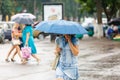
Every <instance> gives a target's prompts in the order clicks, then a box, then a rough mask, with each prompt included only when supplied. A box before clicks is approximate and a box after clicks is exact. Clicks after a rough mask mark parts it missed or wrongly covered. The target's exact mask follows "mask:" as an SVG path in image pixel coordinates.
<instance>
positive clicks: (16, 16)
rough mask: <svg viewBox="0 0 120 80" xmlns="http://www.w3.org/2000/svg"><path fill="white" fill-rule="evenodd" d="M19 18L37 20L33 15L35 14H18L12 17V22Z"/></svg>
mask: <svg viewBox="0 0 120 80" xmlns="http://www.w3.org/2000/svg"><path fill="white" fill-rule="evenodd" d="M19 16H23V17H29V18H31V19H35V18H36V17H35V16H34V15H33V14H31V13H18V14H16V15H13V16H12V17H11V20H12V21H14V20H15V19H16V18H18V17H19Z"/></svg>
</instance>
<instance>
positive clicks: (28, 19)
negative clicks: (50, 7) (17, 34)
mask: <svg viewBox="0 0 120 80" xmlns="http://www.w3.org/2000/svg"><path fill="white" fill-rule="evenodd" d="M33 18H35V16H34V15H32V14H30V13H19V14H16V15H14V16H12V17H11V20H12V21H14V22H17V23H20V24H33V23H34V22H33Z"/></svg>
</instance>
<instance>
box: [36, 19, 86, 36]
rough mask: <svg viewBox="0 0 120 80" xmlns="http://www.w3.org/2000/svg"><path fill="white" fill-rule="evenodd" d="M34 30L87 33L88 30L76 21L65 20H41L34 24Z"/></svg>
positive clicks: (57, 32) (58, 32)
mask: <svg viewBox="0 0 120 80" xmlns="http://www.w3.org/2000/svg"><path fill="white" fill-rule="evenodd" d="M35 27H36V28H35V30H40V31H43V32H46V33H56V34H87V33H88V32H87V31H86V30H85V29H84V28H83V27H82V26H81V25H80V24H79V23H77V22H73V21H66V20H53V21H43V22H40V23H39V24H37V25H36V26H35Z"/></svg>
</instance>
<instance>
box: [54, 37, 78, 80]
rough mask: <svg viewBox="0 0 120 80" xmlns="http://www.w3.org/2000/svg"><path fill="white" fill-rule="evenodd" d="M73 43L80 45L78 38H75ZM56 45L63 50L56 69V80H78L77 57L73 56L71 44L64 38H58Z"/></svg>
mask: <svg viewBox="0 0 120 80" xmlns="http://www.w3.org/2000/svg"><path fill="white" fill-rule="evenodd" d="M72 42H73V44H74V45H78V40H77V39H76V38H74V39H73V40H72ZM56 44H57V45H58V46H59V47H60V48H61V49H62V50H61V52H60V59H59V63H58V66H57V69H56V78H63V79H64V80H78V67H77V57H76V56H74V55H73V54H72V52H71V50H70V47H69V44H68V43H67V42H66V41H65V38H64V37H59V38H57V39H56Z"/></svg>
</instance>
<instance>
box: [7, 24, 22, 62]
mask: <svg viewBox="0 0 120 80" xmlns="http://www.w3.org/2000/svg"><path fill="white" fill-rule="evenodd" d="M19 35H20V31H19V24H18V23H15V24H14V26H13V28H12V33H11V37H12V47H11V49H10V51H9V52H8V54H7V57H6V59H5V61H6V62H9V56H10V55H11V53H12V51H13V50H14V49H16V51H15V52H14V54H13V56H12V58H11V61H12V62H14V61H15V60H14V57H15V55H16V54H17V53H18V55H19V57H20V59H21V61H23V58H22V56H21V54H20V47H19V46H20V45H21V41H20V40H19V38H20V37H19Z"/></svg>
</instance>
